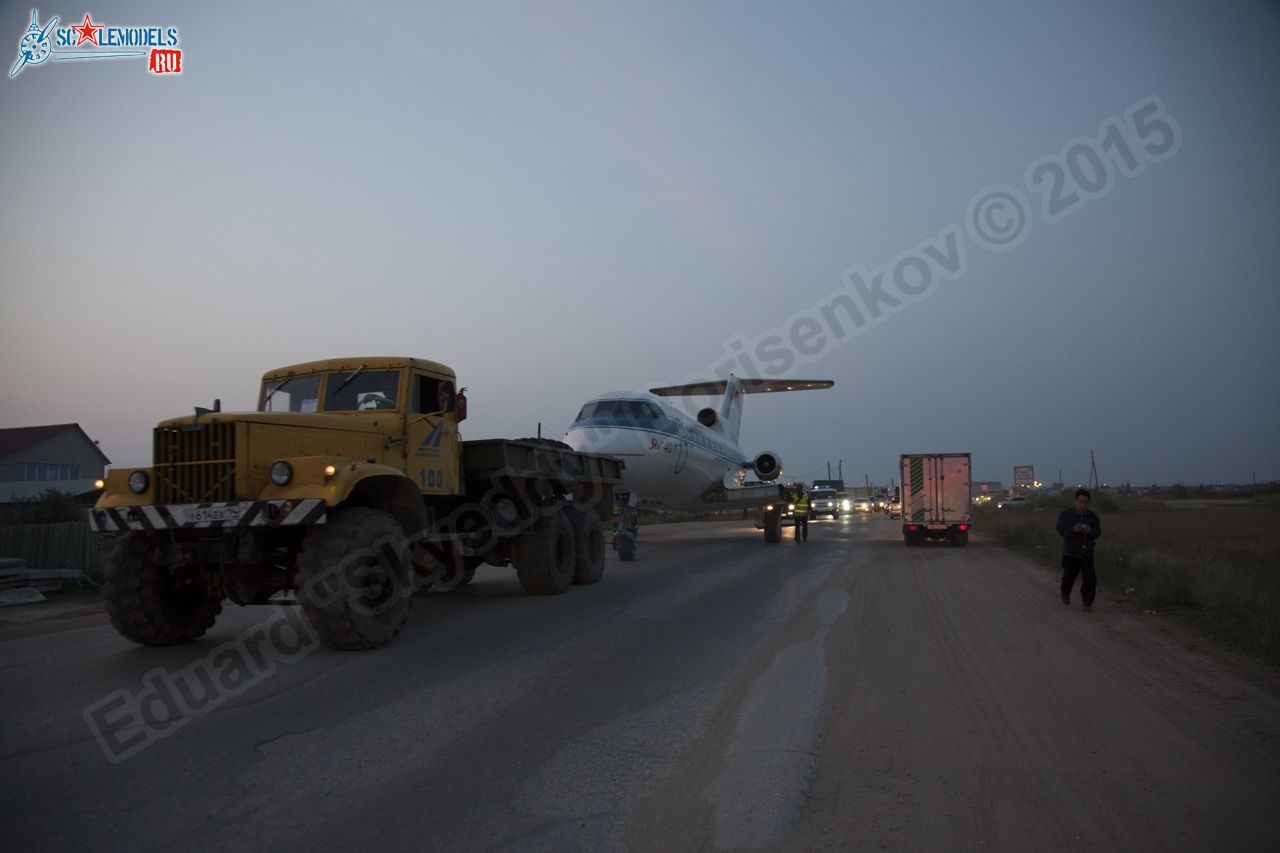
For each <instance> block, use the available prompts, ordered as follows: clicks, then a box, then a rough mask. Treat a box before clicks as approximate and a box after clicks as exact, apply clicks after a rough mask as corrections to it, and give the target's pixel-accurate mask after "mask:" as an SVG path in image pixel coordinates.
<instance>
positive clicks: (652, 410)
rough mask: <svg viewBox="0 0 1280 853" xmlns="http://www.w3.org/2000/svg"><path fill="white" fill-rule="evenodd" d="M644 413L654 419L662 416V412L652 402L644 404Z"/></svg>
mask: <svg viewBox="0 0 1280 853" xmlns="http://www.w3.org/2000/svg"><path fill="white" fill-rule="evenodd" d="M644 413H645V414H646V415H648V416H649V417H651V418H653V419H654V420H655V421H656V420H659V419H661V418H662V412H661V411H660V410H659V409H658V407H657V406H655V405H654V404H653V403H645V404H644Z"/></svg>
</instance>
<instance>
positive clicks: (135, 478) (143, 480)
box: [129, 471, 151, 495]
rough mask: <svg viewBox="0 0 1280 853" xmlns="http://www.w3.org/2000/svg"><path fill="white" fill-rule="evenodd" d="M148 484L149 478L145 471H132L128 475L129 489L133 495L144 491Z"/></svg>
mask: <svg viewBox="0 0 1280 853" xmlns="http://www.w3.org/2000/svg"><path fill="white" fill-rule="evenodd" d="M149 485H151V478H150V477H148V476H147V472H146V471H134V472H133V473H132V474H130V475H129V491H131V492H133V493H134V494H135V495H140V494H142V493H143V492H145V491H146V490H147V486H149Z"/></svg>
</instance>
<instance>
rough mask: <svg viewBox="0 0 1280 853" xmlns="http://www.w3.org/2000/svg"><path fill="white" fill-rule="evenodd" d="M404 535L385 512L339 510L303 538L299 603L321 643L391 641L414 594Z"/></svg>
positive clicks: (363, 645)
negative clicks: (325, 522) (326, 521)
mask: <svg viewBox="0 0 1280 853" xmlns="http://www.w3.org/2000/svg"><path fill="white" fill-rule="evenodd" d="M410 575H411V563H410V560H409V554H408V550H407V545H406V543H405V541H404V531H403V530H401V528H400V525H399V524H397V523H396V520H395V519H394V518H392V517H391V516H390V515H389V514H388V513H385V512H382V511H381V510H376V509H369V508H367V507H351V508H349V509H343V510H338V511H336V512H334V513H333V514H332V515H331V516H330V520H329V523H328V524H321V525H317V526H316V527H315V528H313V529H312V530H311V532H310V533H309V534H308V535H307V539H306V541H305V542H304V543H303V545H302V553H301V554H299V555H298V574H297V577H296V579H295V584H296V586H297V595H298V603H299V604H300V605H301V606H302V612H303V613H305V614H306V615H307V620H308V621H309V622H310V623H311V627H312V628H314V629H315V631H316V633H317V634H319V635H320V639H322V640H324V641H325V642H326V643H328V644H329V645H331V646H333V647H334V648H337V649H373V648H377V647H379V646H385V645H386V644H387V643H389V642H391V641H392V640H393V639H395V637H396V635H397V634H399V633H400V629H401V628H402V627H404V623H405V620H406V619H407V618H408V617H409V604H410V601H411V596H412V594H413V585H412V583H411V577H410Z"/></svg>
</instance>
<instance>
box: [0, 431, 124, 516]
mask: <svg viewBox="0 0 1280 853" xmlns="http://www.w3.org/2000/svg"><path fill="white" fill-rule="evenodd" d="M109 464H111V460H110V459H108V458H107V457H106V454H104V453H103V452H102V451H101V450H99V449H98V444H97V442H95V441H94V440H93V439H91V438H89V436H88V434H86V433H85V431H84V430H83V429H81V428H80V425H79V424H52V425H50V426H33V427H14V428H12V429H0V503H8V502H11V501H15V500H18V499H21V498H32V497H38V496H39V495H41V494H42V493H43V492H45V491H46V490H48V489H56V490H57V491H59V492H68V493H70V494H73V495H82V494H85V493H91V492H93V491H94V480H97V479H99V478H101V477H102V476H103V472H104V471H105V470H106V466H107V465H109Z"/></svg>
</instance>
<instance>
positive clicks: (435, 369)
mask: <svg viewBox="0 0 1280 853" xmlns="http://www.w3.org/2000/svg"><path fill="white" fill-rule="evenodd" d="M360 365H364V367H365V369H366V370H396V369H399V368H402V367H413V368H417V369H418V370H424V371H426V372H428V373H434V374H436V375H439V376H447V377H449V378H452V379H456V378H457V376H456V375H455V374H454V372H453V368H451V367H448V366H446V365H443V364H441V363H440V362H438V361H428V360H426V359H425V358H408V357H406V356H394V355H371V356H363V357H361V356H354V357H351V358H324V359H320V360H319V361H304V362H302V363H301V364H290V365H288V366H287V367H277V368H275V369H274V370H268V371H267V372H266V373H264V374H262V381H263V382H268V381H270V380H272V379H283V378H284V377H286V376H288V375H289V374H291V373H320V372H321V371H325V370H339V371H342V370H355V369H356V368H357V367H359V366H360Z"/></svg>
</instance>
